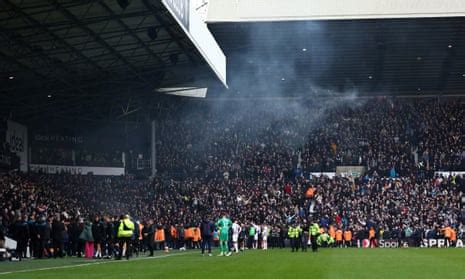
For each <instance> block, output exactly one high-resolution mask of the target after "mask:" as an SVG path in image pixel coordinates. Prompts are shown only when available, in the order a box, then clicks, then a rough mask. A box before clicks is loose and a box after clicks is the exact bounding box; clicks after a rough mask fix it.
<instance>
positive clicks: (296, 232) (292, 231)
mask: <svg viewBox="0 0 465 279" xmlns="http://www.w3.org/2000/svg"><path fill="white" fill-rule="evenodd" d="M301 232H302V229H301V228H300V226H299V225H297V224H295V223H294V225H290V226H289V230H288V232H287V234H288V236H289V240H290V241H291V247H292V250H291V252H294V251H296V252H297V251H299V246H300V234H301Z"/></svg>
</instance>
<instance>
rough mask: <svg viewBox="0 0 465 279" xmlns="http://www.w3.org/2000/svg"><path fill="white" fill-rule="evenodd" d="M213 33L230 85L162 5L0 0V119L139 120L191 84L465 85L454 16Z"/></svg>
mask: <svg viewBox="0 0 465 279" xmlns="http://www.w3.org/2000/svg"><path fill="white" fill-rule="evenodd" d="M125 6H126V7H125ZM209 29H210V30H211V31H212V33H213V35H215V38H216V40H217V42H218V43H219V45H220V47H221V48H222V49H223V51H224V53H225V54H226V56H227V62H228V69H227V71H228V84H229V87H230V89H229V90H226V89H224V87H223V86H222V85H221V83H220V82H219V81H218V80H217V78H216V77H215V75H214V73H213V72H212V70H211V69H210V68H209V67H208V65H207V63H205V61H204V60H203V58H202V57H201V55H200V54H199V53H198V51H197V50H196V49H195V47H194V45H193V44H192V43H191V42H190V40H189V39H188V38H187V36H186V35H185V34H184V32H183V31H182V29H181V28H180V26H179V25H178V24H177V23H176V21H175V20H174V18H173V17H172V16H171V15H170V14H169V12H168V11H167V10H166V9H165V8H164V7H163V5H162V4H161V3H160V1H151V0H132V1H128V0H118V1H113V0H101V1H88V0H86V1H84V0H83V1H69V0H61V1H21V0H4V1H1V2H0V82H1V87H0V108H1V110H0V111H1V114H2V115H3V116H12V117H13V118H14V119H17V120H19V121H21V120H30V119H34V118H41V119H43V118H47V117H50V116H53V117H55V118H59V117H63V118H82V119H92V120H122V121H123V120H124V121H129V120H133V121H141V120H143V119H146V117H147V115H148V114H149V113H150V111H151V110H152V109H153V106H155V105H156V99H157V96H158V95H157V94H159V93H156V92H154V88H157V87H183V86H192V85H195V86H203V87H209V92H210V93H209V95H208V97H214V96H226V97H240V96H246V97H250V96H280V97H282V96H284V97H289V96H308V94H307V93H308V92H309V91H317V92H318V93H319V94H320V95H323V96H324V95H326V94H331V93H333V92H336V93H338V92H339V93H340V92H342V93H343V94H345V92H354V91H356V92H358V93H360V94H362V95H406V94H407V95H411V94H417V95H418V94H420V95H426V94H457V95H458V94H463V92H464V89H465V36H464V35H465V34H464V33H465V19H464V18H460V17H456V18H413V19H364V20H326V21H318V20H314V21H290V22H285V21H283V22H253V23H250V22H241V23H233V22H223V23H221V22H216V23H209ZM310 96H315V95H314V94H311V95H310Z"/></svg>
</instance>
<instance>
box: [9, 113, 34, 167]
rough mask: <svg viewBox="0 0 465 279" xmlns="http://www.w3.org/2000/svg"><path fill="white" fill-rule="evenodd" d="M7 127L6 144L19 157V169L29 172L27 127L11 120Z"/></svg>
mask: <svg viewBox="0 0 465 279" xmlns="http://www.w3.org/2000/svg"><path fill="white" fill-rule="evenodd" d="M7 125H8V128H7V131H6V142H8V144H9V145H10V151H11V152H13V153H14V154H16V155H17V156H18V157H19V169H20V170H21V171H22V172H27V170H28V168H27V167H28V164H29V158H28V154H29V153H28V142H27V127H26V126H24V125H21V124H19V123H16V122H14V121H11V120H8V122H7Z"/></svg>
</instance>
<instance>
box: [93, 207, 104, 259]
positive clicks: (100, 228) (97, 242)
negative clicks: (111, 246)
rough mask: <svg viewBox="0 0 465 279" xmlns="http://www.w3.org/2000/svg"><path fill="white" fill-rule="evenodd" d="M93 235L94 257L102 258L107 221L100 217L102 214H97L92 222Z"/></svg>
mask: <svg viewBox="0 0 465 279" xmlns="http://www.w3.org/2000/svg"><path fill="white" fill-rule="evenodd" d="M92 236H93V237H94V248H95V255H94V258H99V259H100V258H102V247H103V245H104V241H105V223H104V222H103V220H101V219H100V216H98V215H97V216H95V219H94V223H93V224H92Z"/></svg>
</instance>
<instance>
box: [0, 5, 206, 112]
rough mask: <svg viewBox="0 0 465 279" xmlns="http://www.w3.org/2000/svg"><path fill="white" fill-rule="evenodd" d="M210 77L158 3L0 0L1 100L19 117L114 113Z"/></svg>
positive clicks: (190, 44)
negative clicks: (165, 89) (162, 91)
mask: <svg viewBox="0 0 465 279" xmlns="http://www.w3.org/2000/svg"><path fill="white" fill-rule="evenodd" d="M212 80H213V81H214V80H215V78H214V74H213V72H212V71H211V70H210V69H209V67H208V65H207V64H206V63H205V61H204V60H203V59H202V57H201V56H200V54H199V53H198V52H197V50H196V49H195V47H194V46H193V44H192V43H191V42H190V40H189V39H188V38H187V37H186V35H185V34H184V32H183V31H182V30H181V28H180V27H179V25H178V24H177V23H176V21H175V20H174V18H173V17H172V16H171V15H170V14H169V13H168V11H167V10H166V9H165V7H164V6H163V5H162V4H161V2H160V1H149V0H132V1H128V0H118V1H115V0H102V1H69V0H61V1H21V0H4V1H1V2H0V83H1V87H0V94H1V100H0V106H1V108H2V109H1V111H2V112H3V114H8V113H10V114H12V116H13V117H14V118H16V119H18V118H19V119H27V118H29V117H33V116H37V114H40V115H44V114H45V115H53V116H55V117H59V116H69V115H74V116H76V115H79V116H82V117H88V118H93V119H102V118H103V119H106V118H108V119H115V118H119V117H124V116H125V114H127V113H128V112H131V111H133V110H135V109H140V105H145V106H147V102H148V101H149V100H150V99H152V98H153V95H154V94H156V93H154V89H155V88H156V87H161V86H165V87H167V86H171V85H177V86H179V85H180V84H192V83H193V82H194V81H196V82H200V83H201V82H204V83H208V82H212ZM197 85H198V84H197Z"/></svg>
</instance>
